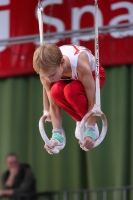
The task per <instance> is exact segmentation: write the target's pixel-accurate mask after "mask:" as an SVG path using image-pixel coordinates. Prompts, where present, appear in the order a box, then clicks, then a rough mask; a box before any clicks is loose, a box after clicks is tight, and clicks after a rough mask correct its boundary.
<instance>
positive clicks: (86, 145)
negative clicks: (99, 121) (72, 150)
mask: <svg viewBox="0 0 133 200" xmlns="http://www.w3.org/2000/svg"><path fill="white" fill-rule="evenodd" d="M79 145H80V147H81V148H82V149H83V150H85V149H84V148H86V149H88V150H90V149H92V148H93V146H94V140H93V138H91V137H89V136H85V137H84V142H81V141H80V140H79Z"/></svg>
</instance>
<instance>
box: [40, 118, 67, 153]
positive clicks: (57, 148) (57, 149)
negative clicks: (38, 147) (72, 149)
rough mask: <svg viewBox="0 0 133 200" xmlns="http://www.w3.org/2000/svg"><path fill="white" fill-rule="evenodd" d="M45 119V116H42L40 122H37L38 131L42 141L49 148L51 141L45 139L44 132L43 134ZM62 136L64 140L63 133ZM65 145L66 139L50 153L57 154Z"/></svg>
mask: <svg viewBox="0 0 133 200" xmlns="http://www.w3.org/2000/svg"><path fill="white" fill-rule="evenodd" d="M46 119H47V116H46V115H43V116H42V117H41V118H40V120H39V130H40V134H41V136H42V139H43V140H44V142H45V143H46V144H47V145H48V146H49V147H51V146H52V143H51V141H50V140H49V138H48V137H47V135H46V132H45V130H44V122H45V120H46ZM63 136H64V138H65V133H64V135H63ZM65 144H66V139H65V142H64V143H62V145H60V146H55V148H54V149H53V150H52V152H53V153H54V154H57V153H59V152H60V150H62V149H63V148H64V146H65Z"/></svg>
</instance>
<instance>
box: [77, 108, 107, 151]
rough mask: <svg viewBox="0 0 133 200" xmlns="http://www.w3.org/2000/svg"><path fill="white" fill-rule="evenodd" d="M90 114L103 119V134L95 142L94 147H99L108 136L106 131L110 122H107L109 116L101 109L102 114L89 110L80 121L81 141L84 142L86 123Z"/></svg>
mask: <svg viewBox="0 0 133 200" xmlns="http://www.w3.org/2000/svg"><path fill="white" fill-rule="evenodd" d="M90 116H100V117H101V119H102V131H101V134H100V135H99V137H98V139H97V140H96V141H95V143H94V146H93V148H94V147H97V146H98V145H99V144H100V143H101V142H102V141H103V140H104V138H105V136H106V133H107V127H108V123H107V118H106V116H105V114H104V113H103V112H102V111H101V114H100V115H99V114H96V112H94V111H92V110H91V111H90V112H88V113H87V114H86V115H85V116H84V117H83V119H82V121H81V123H80V127H79V132H80V140H81V142H84V135H83V134H84V132H85V123H86V121H87V119H88V118H89V117H90Z"/></svg>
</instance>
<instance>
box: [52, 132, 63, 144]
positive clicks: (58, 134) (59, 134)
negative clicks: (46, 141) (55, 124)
mask: <svg viewBox="0 0 133 200" xmlns="http://www.w3.org/2000/svg"><path fill="white" fill-rule="evenodd" d="M52 133H53V134H52V138H53V139H55V140H58V141H59V142H60V143H63V142H64V137H63V136H62V129H53V131H52Z"/></svg>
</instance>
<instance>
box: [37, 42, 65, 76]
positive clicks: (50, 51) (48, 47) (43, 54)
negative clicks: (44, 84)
mask: <svg viewBox="0 0 133 200" xmlns="http://www.w3.org/2000/svg"><path fill="white" fill-rule="evenodd" d="M62 58H63V55H62V53H61V51H60V49H59V47H58V46H57V45H55V44H44V45H40V46H39V47H38V48H37V49H36V50H35V52H34V55H33V68H34V70H35V71H36V72H37V73H39V70H40V69H43V70H44V71H46V72H47V71H49V70H50V69H52V68H57V67H59V66H60V63H61V59H62Z"/></svg>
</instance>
